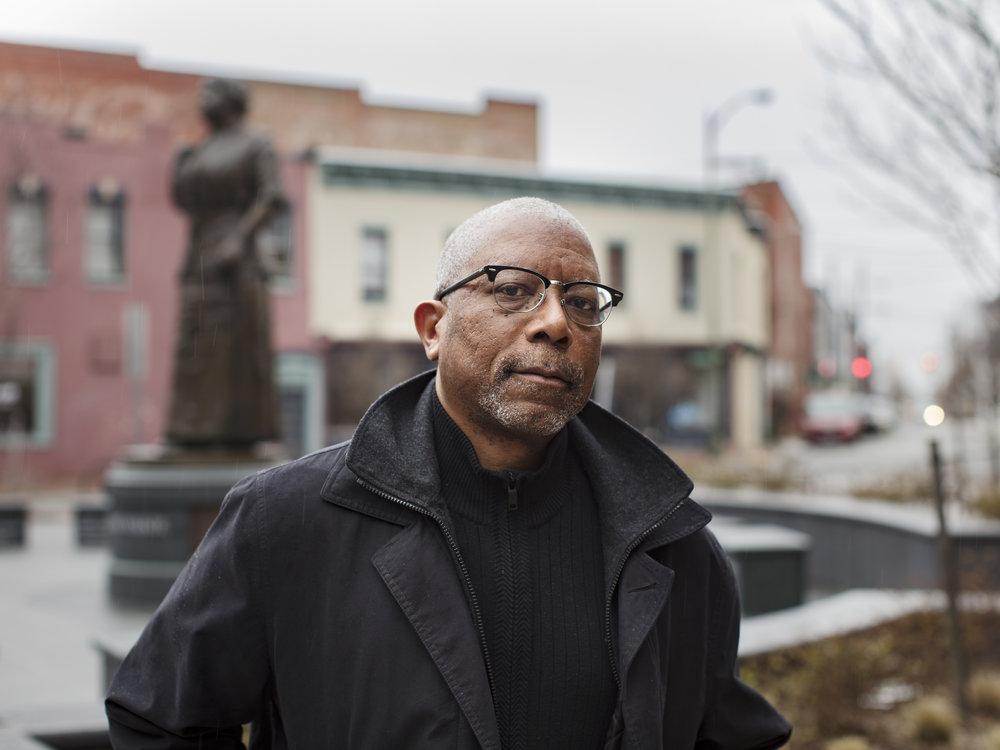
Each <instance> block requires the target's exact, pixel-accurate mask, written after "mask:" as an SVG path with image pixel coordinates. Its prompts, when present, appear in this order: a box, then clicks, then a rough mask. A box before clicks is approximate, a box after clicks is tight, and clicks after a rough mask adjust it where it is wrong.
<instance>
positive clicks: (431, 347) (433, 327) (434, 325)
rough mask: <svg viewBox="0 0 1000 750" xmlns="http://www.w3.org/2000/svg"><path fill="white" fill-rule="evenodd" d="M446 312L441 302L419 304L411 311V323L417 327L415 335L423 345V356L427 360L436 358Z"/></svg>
mask: <svg viewBox="0 0 1000 750" xmlns="http://www.w3.org/2000/svg"><path fill="white" fill-rule="evenodd" d="M446 310H447V308H446V307H445V306H444V303H443V302H438V301H436V300H435V301H430V300H428V301H425V302H421V303H420V304H419V305H417V309H416V310H414V311H413V323H414V325H416V327H417V335H418V336H420V341H421V342H422V343H423V345H424V354H426V355H427V359H430V360H435V359H437V358H438V350H439V349H440V347H441V334H442V333H443V331H444V325H445V322H444V314H445V311H446Z"/></svg>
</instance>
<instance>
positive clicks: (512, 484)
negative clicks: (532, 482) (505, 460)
mask: <svg viewBox="0 0 1000 750" xmlns="http://www.w3.org/2000/svg"><path fill="white" fill-rule="evenodd" d="M507 510H509V511H515V510H517V480H516V479H515V477H514V472H512V471H508V472H507Z"/></svg>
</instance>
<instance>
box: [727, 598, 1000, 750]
mask: <svg viewBox="0 0 1000 750" xmlns="http://www.w3.org/2000/svg"><path fill="white" fill-rule="evenodd" d="M962 629H963V635H964V638H965V644H966V656H967V660H968V663H969V664H972V665H976V672H975V674H994V673H997V672H1000V639H998V638H997V637H996V634H997V633H998V632H1000V613H998V612H992V611H990V612H964V613H963V614H962ZM947 643H948V636H947V623H946V619H945V615H944V614H943V613H941V612H923V613H917V614H912V615H908V616H906V617H903V618H900V619H899V620H895V621H893V622H889V623H883V624H881V625H878V626H876V627H873V628H869V629H867V630H862V631H858V632H855V633H849V634H846V635H843V636H839V637H836V638H828V639H825V640H822V641H818V642H816V643H812V644H806V645H803V646H797V647H794V648H788V649H782V650H780V651H775V652H772V653H769V654H761V655H757V656H753V657H747V658H746V659H743V660H741V675H742V677H743V679H744V680H745V681H746V682H747V683H749V684H750V685H752V686H753V687H755V688H756V689H757V690H759V691H760V692H761V693H763V694H764V695H765V696H767V697H768V698H769V699H770V700H771V701H772V702H773V703H774V704H775V706H777V707H778V709H779V710H780V711H781V712H782V713H784V714H785V716H786V717H787V718H788V720H789V721H791V722H792V726H793V727H794V732H793V734H792V741H791V743H790V744H789V746H788V747H789V750H848V749H849V748H851V745H849V744H847V743H848V741H855V742H858V741H860V740H862V739H863V740H864V741H866V742H867V743H868V745H869V746H870V747H871V750H913V749H914V748H919V747H922V746H924V745H926V746H928V747H930V746H934V743H935V742H937V743H940V742H951V743H952V744H951V746H952V747H956V748H963V749H964V748H969V749H970V750H971V749H972V748H977V749H978V748H980V747H983V748H989V747H990V746H989V744H988V742H989V740H988V734H989V732H990V731H991V729H992V728H993V727H995V726H996V723H997V722H996V720H995V719H994V718H993V717H991V716H987V715H985V714H982V713H978V712H977V713H974V714H973V715H972V716H971V717H970V721H969V723H968V725H967V726H965V727H960V726H958V720H957V718H956V719H955V720H954V722H952V721H950V720H949V719H948V718H941V717H942V716H944V714H946V713H948V711H949V710H950V713H951V714H954V713H955V711H954V710H953V709H952V708H951V704H950V703H949V699H950V697H951V695H952V692H951V691H952V685H951V666H950V662H949V658H948V652H947ZM970 691H971V687H970ZM931 699H934V700H931ZM971 702H972V701H971V698H970V703H971ZM942 705H944V706H947V709H942V710H941V711H940V712H936V710H935V709H936V707H940V706H942ZM917 707H922V708H917ZM939 714H940V715H939ZM946 732H951V734H950V738H951V739H950V740H932V739H931V738H932V737H938V736H941V735H943V734H945V733H946ZM918 735H919V736H920V737H923V738H924V739H917V737H918ZM835 741H836V742H843V743H845V744H844V746H843V748H841V747H839V746H838V745H836V744H834V742H835ZM921 743H923V744H921ZM937 746H942V745H941V744H938V745H937ZM858 747H859V748H864V747H865V746H864V745H858ZM996 750H1000V748H996Z"/></svg>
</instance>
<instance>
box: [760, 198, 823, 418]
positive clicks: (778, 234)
mask: <svg viewBox="0 0 1000 750" xmlns="http://www.w3.org/2000/svg"><path fill="white" fill-rule="evenodd" d="M743 200H744V202H745V203H746V205H747V208H748V210H750V211H752V212H755V213H756V214H757V216H758V220H760V222H761V224H762V228H763V229H764V236H765V239H766V244H767V252H768V274H769V280H770V287H771V291H770V294H769V306H770V309H769V311H768V315H769V317H770V336H769V338H770V341H769V343H768V364H767V375H766V389H767V400H768V405H769V408H770V423H771V432H772V434H773V435H775V436H781V435H792V434H797V433H798V429H799V427H798V425H799V418H800V416H801V412H802V402H803V400H804V398H805V395H806V390H807V387H808V384H809V374H810V372H811V370H812V367H813V343H812V322H811V321H812V304H813V303H812V292H811V291H810V290H809V289H808V287H807V286H806V284H805V282H804V280H803V278H802V226H801V224H800V223H799V220H798V218H797V217H796V215H795V210H794V209H793V208H792V205H791V203H789V201H788V197H787V196H786V195H785V194H784V192H783V191H782V190H781V186H780V185H779V184H778V183H777V182H759V183H756V184H754V185H748V186H746V187H744V188H743Z"/></svg>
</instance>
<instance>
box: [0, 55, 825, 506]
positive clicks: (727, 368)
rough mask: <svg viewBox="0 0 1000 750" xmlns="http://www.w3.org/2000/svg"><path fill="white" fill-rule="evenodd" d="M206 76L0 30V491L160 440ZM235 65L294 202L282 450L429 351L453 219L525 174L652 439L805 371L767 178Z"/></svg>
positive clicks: (602, 389) (280, 239) (504, 110)
mask: <svg viewBox="0 0 1000 750" xmlns="http://www.w3.org/2000/svg"><path fill="white" fill-rule="evenodd" d="M202 78H203V76H201V75H194V74H191V73H178V72H170V71H163V70H153V69H149V68H147V67H145V66H143V65H142V64H140V63H139V62H138V61H137V60H136V58H135V57H133V56H131V55H122V54H107V53H100V52H86V51H79V50H67V49H55V48H46V47H34V46H26V45H15V44H4V43H0V195H2V198H0V215H2V217H3V219H2V222H3V223H2V227H3V228H2V232H0V489H8V488H11V487H14V486H17V485H18V484H19V483H30V482H39V481H49V480H63V481H65V480H76V481H80V482H92V481H95V480H97V479H99V478H100V477H101V475H102V473H103V471H104V469H105V468H106V466H107V465H108V463H109V462H110V461H111V460H113V459H114V458H115V457H116V456H118V455H119V454H120V452H121V450H122V449H123V448H124V447H125V446H126V445H128V444H129V443H136V442H151V441H157V440H159V439H160V438H161V437H162V433H163V427H164V421H165V416H166V409H167V404H166V400H167V398H168V395H169V379H170V370H171V366H172V357H173V350H174V336H175V330H176V325H177V320H176V318H177V314H178V310H177V282H176V276H177V272H178V270H179V266H180V261H181V256H182V253H183V250H184V245H185V237H184V233H185V231H186V226H185V222H184V219H183V217H182V216H181V214H180V213H179V212H178V211H176V210H175V209H174V208H173V207H172V205H171V202H170V196H169V194H168V190H169V188H168V186H169V178H168V175H169V170H170V166H171V163H172V160H173V158H174V155H175V153H176V151H177V149H178V148H179V147H181V146H182V145H186V144H188V143H192V142H195V141H197V140H199V139H200V138H201V137H202V133H203V131H202V129H201V128H202V125H201V122H200V117H199V113H198V111H197V90H198V86H199V83H200V81H201V79H202ZM247 84H248V86H249V88H250V92H251V110H250V116H249V118H248V120H249V123H250V125H251V126H252V127H255V128H258V129H261V130H263V131H265V132H267V133H268V135H269V136H270V137H271V139H272V140H273V142H274V143H275V144H276V146H277V147H278V150H279V154H280V157H281V161H282V178H283V181H284V187H285V190H286V192H287V194H288V197H289V199H290V209H289V211H288V213H287V214H286V215H284V216H282V217H281V218H280V220H279V221H278V222H276V223H275V225H274V226H273V227H272V228H271V229H270V231H269V233H268V235H267V237H266V238H265V243H264V244H265V246H266V247H268V248H270V249H271V250H272V251H273V257H274V260H275V263H276V266H277V267H278V268H279V271H280V272H279V273H278V275H277V276H276V277H275V278H274V281H273V284H272V300H273V304H272V309H273V325H274V339H275V346H276V350H277V353H278V357H277V368H278V380H279V387H280V389H281V394H282V407H283V416H284V423H285V433H286V435H285V442H286V444H287V446H288V450H289V452H290V453H292V454H293V455H297V454H301V453H303V452H306V451H308V450H312V449H314V448H317V447H319V446H320V445H322V444H324V443H325V442H327V441H330V440H334V439H337V438H340V437H344V436H347V435H349V434H350V431H351V430H352V429H353V426H354V424H355V423H356V422H357V420H358V419H359V418H360V416H361V414H362V413H363V411H364V409H365V408H367V406H368V405H369V404H370V402H371V400H372V399H373V398H375V397H376V396H377V395H379V394H380V393H381V392H382V391H383V390H385V389H386V388H387V387H389V386H391V385H393V384H395V383H397V382H399V381H400V380H401V379H403V378H405V377H407V376H408V375H411V374H415V373H416V372H419V371H421V370H424V369H426V368H428V367H431V366H432V363H430V362H428V361H427V360H426V359H425V358H424V355H423V351H422V349H421V347H420V344H419V341H418V339H417V337H416V334H415V332H414V330H413V326H412V312H413V308H414V306H415V304H416V303H417V302H418V301H419V300H421V299H425V298H427V297H428V296H429V295H430V294H431V293H432V292H433V283H434V274H435V266H436V262H437V257H438V253H439V252H440V249H441V246H442V244H443V243H444V241H445V238H446V236H447V235H448V233H449V232H450V231H451V230H452V229H454V228H455V227H456V226H457V225H458V224H459V223H460V222H461V221H462V220H464V219H465V218H467V217H468V216H469V215H471V214H472V213H473V212H475V211H476V210H478V209H479V208H482V207H484V206H486V205H489V204H491V203H495V202H497V201H499V200H502V199H504V198H509V197H515V196H519V195H538V196H541V197H545V198H549V199H552V200H555V201H557V202H559V203H561V204H563V205H564V206H566V207H567V208H568V209H569V210H570V211H572V212H573V213H574V214H575V215H576V216H578V217H579V219H580V220H581V221H582V222H583V224H584V226H586V227H587V229H588V231H589V232H590V235H591V239H592V241H593V243H594V248H595V251H596V252H597V256H598V261H599V263H600V265H601V268H602V270H603V273H604V279H605V281H607V282H608V283H610V284H611V285H613V286H616V287H619V288H621V289H623V290H625V292H626V297H625V301H624V302H623V303H622V305H621V306H620V307H619V308H618V309H617V310H616V311H615V313H614V315H613V316H612V317H611V319H610V322H609V323H608V325H607V326H606V327H605V330H604V344H605V348H604V357H603V362H602V365H601V370H600V372H599V375H598V382H597V386H596V390H595V394H594V396H595V398H596V399H597V400H598V401H599V402H601V403H603V404H604V405H606V406H608V407H610V408H612V409H613V410H614V411H616V412H617V413H619V414H621V415H622V416H623V417H625V418H626V419H628V420H629V421H630V422H632V423H633V424H635V425H636V426H638V427H639V428H640V429H642V430H644V431H645V432H646V433H647V434H649V435H650V436H651V437H652V438H653V439H655V440H657V441H660V442H663V443H672V444H678V443H684V444H692V445H698V446H705V445H708V444H710V443H713V442H714V443H718V444H720V445H721V444H727V445H732V446H736V447H747V448H753V447H757V446H759V445H761V443H762V442H763V441H764V440H765V439H766V438H767V436H768V434H769V431H770V428H769V424H770V423H771V422H772V421H773V419H774V417H773V416H772V412H773V411H774V408H773V407H774V400H773V399H774V394H775V392H777V391H779V390H780V384H781V383H782V382H784V381H783V380H782V378H784V377H786V375H785V374H783V373H784V371H785V369H786V367H787V368H788V371H789V373H790V374H788V375H787V377H789V378H791V379H792V380H793V381H794V379H795V378H796V377H797V375H796V374H795V373H797V372H799V370H797V369H796V368H799V367H801V363H799V362H798V360H797V359H796V357H797V356H798V353H797V352H798V350H797V349H795V345H792V344H790V343H788V341H791V340H793V339H795V334H794V332H793V333H786V330H787V328H786V325H785V324H786V323H787V322H788V316H790V315H792V312H790V311H791V310H792V309H793V308H792V307H787V306H785V304H784V303H786V302H788V301H789V300H783V301H781V303H780V304H779V302H778V301H775V300H774V299H773V297H774V294H773V291H772V290H774V291H777V290H779V289H780V290H781V291H782V293H787V292H788V290H790V289H794V288H795V286H796V278H799V279H800V270H801V268H800V265H797V264H800V262H801V261H800V257H799V254H800V252H801V246H800V244H797V243H798V242H799V240H798V239H797V237H796V232H797V222H795V221H794V213H792V212H791V209H790V208H789V207H788V205H787V202H783V201H784V198H783V196H781V191H780V188H778V187H777V185H776V184H774V183H768V184H765V185H762V186H752V187H751V188H750V189H748V192H746V193H745V194H743V195H742V196H737V195H731V194H722V193H718V194H716V193H711V194H706V193H704V192H701V191H692V190H681V189H671V188H667V187H663V186H650V185H639V184H621V183H603V182H597V181H584V180H567V179H556V178H553V177H543V176H541V175H539V173H538V171H537V108H536V106H535V105H534V104H533V103H530V102H513V101H499V100H495V99H490V100H488V101H486V102H485V103H484V104H483V106H482V108H481V110H480V111H478V112H473V113H462V112H438V111H430V110H421V109H409V108H400V107H387V106H375V105H371V104H368V103H366V102H365V101H364V98H363V97H362V96H361V94H360V93H359V91H358V90H357V89H352V88H342V87H329V86H315V85H305V84H302V83H291V82H281V81H275V80H267V81H261V80H253V81H247ZM762 217H766V219H765V218H762ZM765 238H767V241H765ZM776 265H779V266H781V267H780V269H779V268H776ZM796 274H799V276H796ZM797 323H798V324H799V327H800V328H801V326H803V325H805V324H804V323H803V320H802V319H798V320H797ZM796 345H797V344H796ZM769 363H770V364H769ZM776 363H777V364H776ZM784 363H787V365H786V364H784ZM775 373H777V374H775Z"/></svg>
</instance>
